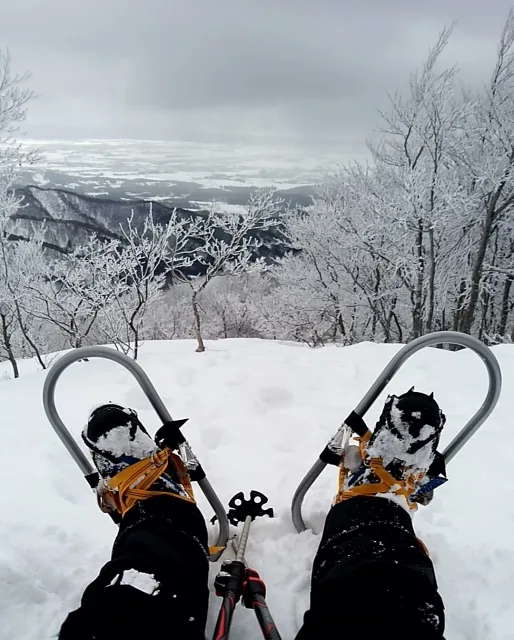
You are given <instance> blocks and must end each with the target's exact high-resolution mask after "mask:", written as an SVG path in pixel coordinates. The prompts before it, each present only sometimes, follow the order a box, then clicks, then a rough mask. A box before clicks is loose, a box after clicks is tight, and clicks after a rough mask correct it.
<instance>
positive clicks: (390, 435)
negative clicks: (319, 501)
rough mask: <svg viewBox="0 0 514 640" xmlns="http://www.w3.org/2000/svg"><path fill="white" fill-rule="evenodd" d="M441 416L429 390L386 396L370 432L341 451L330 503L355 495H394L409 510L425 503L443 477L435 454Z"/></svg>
mask: <svg viewBox="0 0 514 640" xmlns="http://www.w3.org/2000/svg"><path fill="white" fill-rule="evenodd" d="M445 420H446V418H445V416H444V414H443V413H442V411H441V409H440V408H439V405H438V404H437V402H436V401H435V399H434V397H433V394H432V395H426V394H424V393H420V392H417V391H414V389H411V390H410V391H408V392H407V393H404V394H403V395H401V396H395V395H392V396H389V397H388V399H387V401H386V403H385V405H384V409H383V411H382V415H381V416H380V419H379V421H378V422H377V425H376V427H375V430H374V432H373V433H371V432H370V431H369V430H366V432H365V433H364V434H363V435H362V436H359V437H358V438H357V441H358V446H355V445H348V446H347V447H345V449H344V450H343V458H342V465H341V474H340V489H339V491H338V495H337V496H336V500H335V502H336V503H337V502H341V501H343V500H346V499H348V498H351V497H354V496H359V495H360V496H362V495H368V496H369V495H384V496H387V497H391V496H396V497H397V499H398V500H399V501H400V502H403V503H405V501H406V502H407V505H408V506H409V508H411V509H415V508H416V504H415V503H416V502H420V503H423V504H425V503H426V502H427V500H429V498H430V494H431V492H432V491H433V489H434V488H435V486H438V485H440V484H442V483H443V482H445V481H446V478H445V477H444V476H445V470H444V460H443V459H442V456H441V455H440V454H438V453H437V446H438V444H439V438H440V434H441V431H442V429H443V426H444V423H445Z"/></svg>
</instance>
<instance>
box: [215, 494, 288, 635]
mask: <svg viewBox="0 0 514 640" xmlns="http://www.w3.org/2000/svg"><path fill="white" fill-rule="evenodd" d="M266 502H268V498H266V496H265V495H264V494H262V493H259V492H258V491H251V492H250V499H249V500H246V499H245V497H244V494H243V493H242V492H241V493H238V494H237V495H235V496H234V497H233V498H232V499H231V500H230V502H229V506H230V507H231V509H230V511H229V512H228V519H229V520H230V522H231V523H232V524H233V525H235V526H237V525H238V524H239V523H241V522H243V521H244V525H243V530H242V532H241V537H240V538H239V544H238V546H237V551H236V557H235V560H226V561H225V562H224V563H223V564H222V565H221V571H220V572H219V573H218V575H217V576H216V580H215V581H214V587H215V589H216V595H218V596H220V597H222V598H223V602H222V603H221V607H220V612H219V615H218V620H217V621H216V627H215V629H214V634H213V640H227V638H228V637H229V633H230V625H231V623H232V616H233V615H234V609H235V608H236V604H237V603H238V602H239V599H240V598H241V597H243V603H244V605H245V607H247V608H248V609H254V611H255V615H256V616H257V621H258V622H259V626H260V627H261V630H262V633H263V635H264V638H266V640H281V638H280V635H279V633H278V631H277V628H276V626H275V623H274V621H273V618H272V617H271V614H270V612H269V609H268V605H267V604H266V600H265V596H266V586H265V585H264V582H263V581H262V580H261V579H260V576H259V574H258V573H257V572H256V571H254V570H253V569H248V568H247V567H246V562H245V551H246V546H247V544H248V536H249V535H250V526H251V524H252V520H254V519H255V518H257V517H259V516H263V515H268V516H269V517H270V518H272V517H273V509H263V505H264V504H266Z"/></svg>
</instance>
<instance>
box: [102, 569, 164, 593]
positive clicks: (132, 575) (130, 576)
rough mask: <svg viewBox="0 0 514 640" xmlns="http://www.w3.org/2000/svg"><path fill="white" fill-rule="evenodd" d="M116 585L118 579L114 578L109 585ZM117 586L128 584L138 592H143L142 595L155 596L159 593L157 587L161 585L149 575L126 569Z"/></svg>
mask: <svg viewBox="0 0 514 640" xmlns="http://www.w3.org/2000/svg"><path fill="white" fill-rule="evenodd" d="M114 583H118V578H117V577H116V578H115V579H114V580H113V582H112V583H111V584H114ZM119 584H128V585H131V586H132V587H135V588H136V589H139V591H143V592H144V593H148V594H149V595H151V596H153V595H157V593H158V591H159V587H160V586H161V583H160V582H159V581H158V580H156V579H155V576H154V575H153V574H151V573H142V572H141V571H137V569H128V570H127V571H124V572H123V573H122V574H121V580H119Z"/></svg>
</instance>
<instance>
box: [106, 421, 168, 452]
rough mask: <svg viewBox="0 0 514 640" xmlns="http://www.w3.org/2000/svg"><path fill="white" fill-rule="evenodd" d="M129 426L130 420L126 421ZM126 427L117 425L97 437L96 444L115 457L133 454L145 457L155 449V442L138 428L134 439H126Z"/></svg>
mask: <svg viewBox="0 0 514 640" xmlns="http://www.w3.org/2000/svg"><path fill="white" fill-rule="evenodd" d="M127 426H130V422H127ZM126 434H127V429H126V427H123V426H119V427H115V428H114V429H111V430H110V431H108V432H107V433H106V434H105V435H103V436H101V437H100V438H98V443H97V446H98V447H99V448H100V449H101V450H103V451H109V453H112V454H113V455H115V456H117V457H121V456H134V457H138V458H141V459H142V458H147V457H148V456H150V455H152V453H153V452H154V451H155V450H156V446H155V443H154V442H153V440H151V439H150V438H149V437H148V436H147V435H146V433H144V432H143V431H140V430H139V429H138V430H137V431H136V432H135V434H134V439H133V440H131V441H128V440H127V437H126Z"/></svg>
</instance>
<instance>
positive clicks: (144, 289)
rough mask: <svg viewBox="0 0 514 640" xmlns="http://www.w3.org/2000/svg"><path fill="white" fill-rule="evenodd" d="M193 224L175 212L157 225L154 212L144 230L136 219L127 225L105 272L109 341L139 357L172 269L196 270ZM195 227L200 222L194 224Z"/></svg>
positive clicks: (105, 325) (105, 320)
mask: <svg viewBox="0 0 514 640" xmlns="http://www.w3.org/2000/svg"><path fill="white" fill-rule="evenodd" d="M191 224H192V223H190V222H189V221H188V220H187V219H184V218H182V217H180V216H179V214H178V212H177V211H174V212H173V214H172V216H171V217H170V220H169V221H168V223H167V224H157V223H156V222H155V220H154V217H153V215H152V212H151V211H150V214H149V215H148V217H147V218H146V219H145V221H144V224H143V226H142V228H141V229H138V228H137V227H136V226H135V224H134V219H133V217H131V218H130V219H129V220H128V221H127V224H126V226H123V225H122V226H121V233H122V236H123V240H122V241H120V242H118V243H116V244H115V245H113V246H112V248H111V250H110V251H108V252H107V254H106V257H107V262H106V264H105V267H104V268H105V271H106V273H108V274H109V280H110V281H111V283H112V290H111V294H110V296H109V301H108V304H106V305H105V306H104V307H103V309H102V316H103V318H102V327H103V332H104V335H105V336H106V338H107V339H108V340H109V341H111V342H112V343H113V344H115V345H116V346H117V347H118V348H120V349H121V350H123V351H125V352H126V353H128V352H129V351H130V350H131V351H132V354H133V356H134V359H137V357H138V353H139V346H140V341H141V331H142V327H143V323H144V320H145V316H146V313H147V311H148V309H149V308H150V307H151V306H152V303H153V302H154V301H155V300H156V299H157V298H158V297H159V296H160V295H161V293H162V291H163V289H164V287H165V285H166V278H167V275H168V273H169V272H170V271H174V270H182V269H185V268H187V267H188V266H190V264H191V262H192V258H191V254H192V252H193V249H192V248H191V247H190V246H189V240H190V237H191V236H190V234H191V229H192V227H191ZM193 228H194V223H193Z"/></svg>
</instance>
